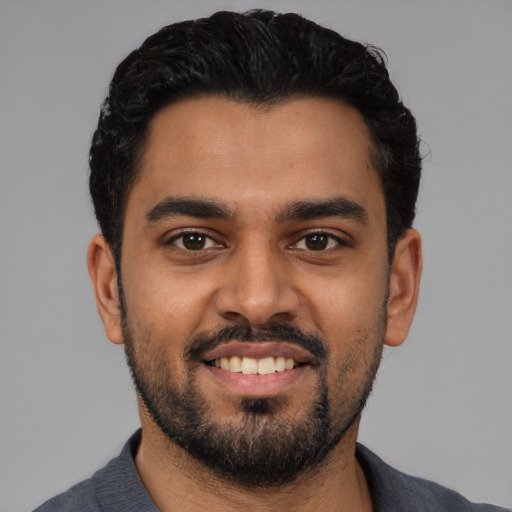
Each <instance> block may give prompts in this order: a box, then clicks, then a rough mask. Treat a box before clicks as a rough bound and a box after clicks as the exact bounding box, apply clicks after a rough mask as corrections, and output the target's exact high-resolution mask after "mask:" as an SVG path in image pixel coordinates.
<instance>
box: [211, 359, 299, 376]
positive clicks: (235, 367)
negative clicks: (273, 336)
mask: <svg viewBox="0 0 512 512" xmlns="http://www.w3.org/2000/svg"><path fill="white" fill-rule="evenodd" d="M206 364H207V365H208V366H214V367H215V368H220V369H221V370H223V371H225V372H230V373H243V374H244V375H270V374H271V373H275V372H286V371H288V370H293V369H294V368H298V367H299V366H302V365H304V364H308V363H299V362H298V361H295V360H294V359H293V358H291V357H283V356H277V357H274V356H270V357H263V358H261V359H256V358H254V357H240V356H231V357H221V358H218V359H213V360H211V361H206Z"/></svg>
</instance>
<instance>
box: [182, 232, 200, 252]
mask: <svg viewBox="0 0 512 512" xmlns="http://www.w3.org/2000/svg"><path fill="white" fill-rule="evenodd" d="M205 244H206V237H205V236H204V235H200V234H198V233H190V234H189V235H183V247H185V249H188V250H189V251H199V250H201V249H204V246H205Z"/></svg>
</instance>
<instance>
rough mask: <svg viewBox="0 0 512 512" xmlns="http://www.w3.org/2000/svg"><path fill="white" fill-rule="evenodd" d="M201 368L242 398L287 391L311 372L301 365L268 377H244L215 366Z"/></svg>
mask: <svg viewBox="0 0 512 512" xmlns="http://www.w3.org/2000/svg"><path fill="white" fill-rule="evenodd" d="M202 367H203V368H204V369H205V370H206V371H208V372H209V374H210V376H211V377H213V378H214V379H215V381H216V382H217V383H218V384H220V385H221V386H222V387H224V388H227V389H228V390H229V391H231V392H232V393H234V394H238V395H242V396H244V397H259V398H263V397H269V396H273V395H278V394H280V393H282V392H284V391H287V390H288V389H289V388H290V387H291V386H293V385H294V384H296V383H297V382H298V381H299V380H301V379H302V378H303V377H304V375H306V374H307V373H309V372H310V371H311V368H310V365H306V364H305V365H302V366H299V367H297V368H294V369H293V370H285V371H284V372H275V373H270V374H268V375H246V374H243V373H235V372H227V371H225V370H221V369H220V368H217V367H215V366H209V365H207V364H203V365H202Z"/></svg>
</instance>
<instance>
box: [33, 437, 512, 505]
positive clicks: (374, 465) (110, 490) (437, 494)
mask: <svg viewBox="0 0 512 512" xmlns="http://www.w3.org/2000/svg"><path fill="white" fill-rule="evenodd" d="M140 440H141V430H140V429H139V430H138V431H137V432H136V433H135V434H134V435H133V436H132V437H131V438H130V439H129V441H128V442H127V443H126V444H125V446H124V448H123V450H122V451H121V454H120V455H119V456H118V457H116V458H114V459H112V460H111V461H110V462H109V463H108V464H107V465H106V466H105V467H104V468H102V469H100V470H99V471H97V472H96V473H94V475H93V476H92V477H91V478H89V479H88V480H84V481H83V482H81V483H79V484H77V485H74V486H73V487H71V488H70V489H69V490H68V491H66V492H64V493H62V494H59V495H58V496H55V497H54V498H52V499H50V500H48V501H47V502H46V503H44V504H43V505H41V506H40V507H38V508H36V509H35V510H34V512H159V509H158V508H157V506H156V505H155V504H154V502H153V500H152V499H151V497H150V496H149V494H148V492H147V491H146V488H145V487H144V484H143V483H142V481H141V479H140V477H139V473H138V472H137V468H136V466H135V460H134V459H135V454H136V453H137V448H138V446H139V443H140ZM356 456H357V459H358V461H359V464H360V465H361V467H362V469H363V471H364V474H365V477H366V480H367V481H368V485H369V487H370V492H371V495H372V500H373V506H374V511H375V512H411V511H414V512H500V511H502V512H503V511H505V510H506V509H504V508H500V507H496V506H493V505H486V504H475V503H470V502H469V501H468V500H466V499H465V498H463V497H462V496H461V495H460V494H458V493H456V492H455V491H451V490H449V489H446V488H445V487H442V486H440V485H438V484H436V483H434V482H429V481H427V480H423V479H421V478H416V477H412V476H409V475H406V474H404V473H402V472H400V471H398V470H396V469H394V468H392V467H391V466H389V465H388V464H386V463H385V462H384V461H382V460H381V459H380V458H379V457H377V455H375V454H374V453H372V452H371V451H370V450H369V449H368V448H366V447H364V446H363V445H361V444H357V448H356ZM509 512H510V511H509Z"/></svg>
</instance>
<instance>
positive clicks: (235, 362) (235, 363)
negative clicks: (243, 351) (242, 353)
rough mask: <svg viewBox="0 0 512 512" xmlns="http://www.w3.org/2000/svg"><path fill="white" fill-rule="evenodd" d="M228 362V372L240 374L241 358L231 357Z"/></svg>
mask: <svg viewBox="0 0 512 512" xmlns="http://www.w3.org/2000/svg"><path fill="white" fill-rule="evenodd" d="M229 362H230V368H229V371H230V372H241V371H242V358H241V357H238V356H233V357H231V358H230V360H229Z"/></svg>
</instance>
